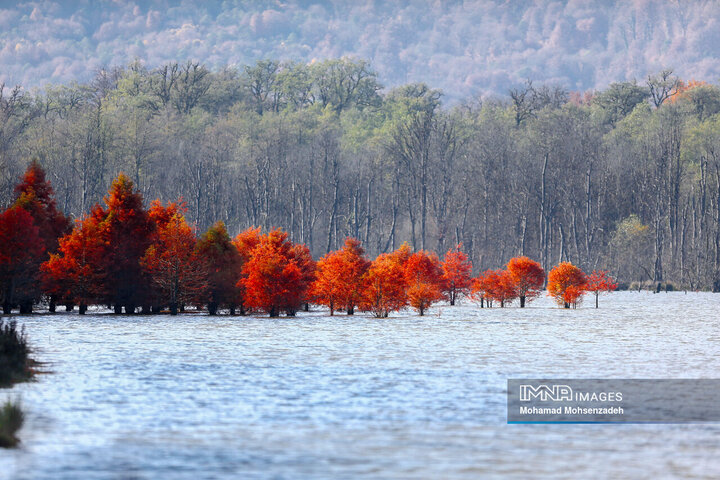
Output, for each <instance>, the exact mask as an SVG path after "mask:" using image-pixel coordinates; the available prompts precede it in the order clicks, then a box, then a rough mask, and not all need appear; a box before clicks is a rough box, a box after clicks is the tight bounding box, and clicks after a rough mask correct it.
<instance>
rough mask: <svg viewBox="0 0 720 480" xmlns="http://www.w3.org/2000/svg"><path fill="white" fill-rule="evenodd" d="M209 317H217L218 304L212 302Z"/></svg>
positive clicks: (209, 305) (209, 306)
mask: <svg viewBox="0 0 720 480" xmlns="http://www.w3.org/2000/svg"><path fill="white" fill-rule="evenodd" d="M207 309H208V314H209V315H216V314H217V310H218V305H217V302H210V303H208V306H207Z"/></svg>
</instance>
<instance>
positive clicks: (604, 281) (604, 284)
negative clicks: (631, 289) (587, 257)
mask: <svg viewBox="0 0 720 480" xmlns="http://www.w3.org/2000/svg"><path fill="white" fill-rule="evenodd" d="M616 288H617V283H616V282H615V279H614V278H612V277H611V276H610V274H609V273H608V272H607V270H593V272H592V273H591V274H590V275H589V276H588V278H587V285H586V287H585V289H586V290H587V291H588V292H592V293H594V294H595V308H598V297H599V296H600V294H601V293H602V292H612V291H613V290H615V289H616Z"/></svg>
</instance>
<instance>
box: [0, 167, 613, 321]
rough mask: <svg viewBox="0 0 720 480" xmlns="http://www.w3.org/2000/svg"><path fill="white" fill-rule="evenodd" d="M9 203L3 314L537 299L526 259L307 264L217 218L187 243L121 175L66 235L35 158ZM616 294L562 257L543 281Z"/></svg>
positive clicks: (570, 300) (394, 257)
mask: <svg viewBox="0 0 720 480" xmlns="http://www.w3.org/2000/svg"><path fill="white" fill-rule="evenodd" d="M15 192H16V199H15V202H14V203H13V205H11V206H10V207H9V208H8V209H6V210H5V211H3V212H2V213H0V300H2V304H3V310H4V312H5V313H9V312H10V311H11V310H12V309H13V308H16V307H17V306H20V311H21V312H30V311H31V310H32V305H33V304H34V303H37V302H39V301H40V299H41V298H42V296H43V295H44V296H45V298H46V299H48V300H49V304H50V309H51V311H53V309H54V304H55V303H65V304H66V306H67V308H68V309H72V308H74V306H79V309H80V313H85V312H86V310H87V308H88V306H90V305H106V306H108V307H112V308H114V311H115V312H116V313H121V312H123V310H124V312H125V313H134V312H136V311H137V310H138V309H139V308H142V311H143V312H146V313H156V312H160V311H167V310H169V312H170V313H171V314H177V313H179V312H181V311H183V310H184V308H185V307H186V306H194V307H197V308H207V311H208V313H210V314H211V315H213V314H216V313H217V312H218V310H219V309H227V310H229V311H230V313H231V314H234V313H235V312H236V309H238V308H239V309H240V313H241V314H245V313H246V312H264V313H266V314H269V315H270V316H277V315H280V314H285V315H290V316H292V315H295V314H296V312H297V311H299V310H300V309H301V308H302V307H303V306H305V308H306V309H307V308H308V305H309V304H310V303H314V304H317V305H322V306H325V307H327V308H329V310H330V314H331V315H332V314H334V312H335V311H337V310H341V309H342V310H344V311H346V312H347V313H348V314H349V315H352V314H353V313H354V312H355V309H356V308H359V309H361V310H362V311H366V312H372V313H373V314H374V315H375V316H377V317H387V316H389V314H390V313H392V312H396V311H399V310H401V309H403V308H406V307H411V308H413V309H415V310H416V311H417V312H418V314H419V315H424V314H425V312H427V310H428V309H429V308H431V307H432V305H433V304H435V303H436V302H439V301H442V300H445V301H447V302H448V303H450V304H451V305H453V304H455V302H456V301H457V300H458V299H459V298H461V297H463V296H471V297H472V298H474V299H476V300H479V301H480V302H481V305H482V306H485V305H487V306H488V307H491V306H493V305H494V304H499V305H500V306H501V307H505V306H507V305H508V304H510V303H511V302H512V301H513V300H514V299H516V298H519V299H520V306H521V307H524V306H525V303H526V302H527V301H529V300H532V299H533V298H535V297H537V296H538V295H539V294H540V292H541V290H542V287H543V284H544V281H545V272H544V270H543V268H542V267H541V266H540V264H539V263H538V262H536V261H533V260H531V259H530V258H528V257H524V256H522V257H516V258H512V259H510V261H509V262H508V264H507V267H506V268H505V269H499V270H486V271H485V272H483V273H482V274H480V275H479V276H478V277H477V278H474V279H473V278H472V277H471V272H472V264H471V262H470V260H469V258H468V256H467V255H466V254H465V253H464V252H463V251H462V249H461V247H462V246H461V245H458V246H456V247H455V248H452V249H450V250H449V251H448V252H447V253H446V255H445V258H444V260H443V261H442V262H441V261H440V259H439V258H438V256H437V255H436V254H435V253H433V252H430V251H425V250H420V251H417V252H413V250H412V248H410V246H409V245H408V244H407V243H404V244H403V245H401V246H400V247H399V248H398V249H397V250H395V251H392V252H389V253H383V254H380V255H379V256H378V257H377V258H376V259H375V260H374V261H372V262H371V261H369V260H368V259H367V258H365V251H364V249H363V247H362V245H361V243H360V241H359V240H357V239H354V238H347V239H346V240H345V244H344V245H343V247H342V248H341V249H339V250H337V251H331V252H328V253H327V254H326V255H324V256H323V257H322V258H320V260H319V261H318V262H317V263H316V262H315V261H314V260H313V258H312V255H311V253H310V250H309V249H308V248H307V247H306V246H305V245H302V244H298V243H294V242H293V241H292V240H291V239H290V237H289V235H288V233H286V232H284V231H282V230H280V229H276V230H272V231H269V232H267V233H263V232H262V230H261V229H260V228H257V227H251V228H248V229H246V230H244V231H242V232H240V233H239V234H238V235H237V236H235V237H234V238H231V236H230V234H229V233H228V230H227V227H226V226H225V224H224V223H223V222H218V223H216V224H214V225H212V226H211V227H210V228H209V229H208V230H207V231H206V232H204V233H203V234H202V235H200V237H199V238H198V236H197V233H196V229H195V227H194V226H193V225H191V224H189V223H188V222H187V220H186V218H185V213H186V211H187V207H186V205H185V203H184V202H183V201H182V199H181V200H179V201H177V202H170V203H167V204H164V203H162V202H161V201H159V200H155V201H153V202H151V203H150V206H149V208H146V207H145V205H144V199H143V198H142V196H141V194H140V192H139V191H138V190H137V188H136V187H135V185H134V184H133V182H132V181H131V180H130V179H129V178H128V177H127V176H125V175H124V174H120V175H118V177H117V178H116V179H115V180H114V181H113V182H112V185H111V186H110V189H109V191H108V194H107V195H106V196H105V197H104V199H103V202H102V203H98V204H96V205H94V206H93V207H92V208H91V210H90V212H89V213H88V214H87V215H86V216H85V217H83V218H81V219H79V220H76V221H75V222H74V225H73V226H72V228H70V222H69V221H68V219H67V218H66V217H65V216H64V215H63V214H62V213H61V212H60V211H59V210H58V208H57V205H56V203H55V200H54V198H53V192H52V188H51V186H50V184H49V182H47V181H46V179H45V173H44V171H43V170H42V168H41V167H40V165H39V164H38V163H36V162H33V163H31V164H30V166H29V167H28V170H27V172H25V174H24V176H23V177H22V179H21V182H20V183H19V184H18V186H17V187H16V190H15ZM615 288H617V284H616V283H615V281H614V280H613V279H612V277H610V276H609V274H608V273H607V272H605V271H595V272H593V273H592V274H591V275H590V276H588V277H586V276H585V274H584V273H583V272H582V271H581V270H580V269H579V268H577V267H575V266H573V265H572V264H570V263H568V262H565V263H561V264H560V265H558V266H556V267H555V268H553V270H552V271H551V272H550V274H549V276H548V292H549V294H550V295H552V296H553V297H554V298H555V299H556V301H557V302H558V303H560V304H561V305H564V306H565V307H569V306H570V305H573V306H574V305H576V304H577V303H578V301H579V300H580V299H581V297H582V295H583V294H584V293H586V292H588V291H590V292H593V293H595V296H596V306H597V297H598V296H599V294H600V293H601V292H608V291H611V290H614V289H615Z"/></svg>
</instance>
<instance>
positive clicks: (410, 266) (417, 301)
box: [405, 250, 443, 316]
mask: <svg viewBox="0 0 720 480" xmlns="http://www.w3.org/2000/svg"><path fill="white" fill-rule="evenodd" d="M405 283H406V285H407V296H408V302H409V303H410V306H412V307H413V308H415V309H416V310H417V311H418V313H419V314H420V316H423V315H424V314H425V311H426V310H427V309H428V308H430V307H431V306H432V304H433V303H435V302H437V301H440V300H442V298H443V294H442V289H441V286H442V267H441V265H440V260H439V259H438V257H437V255H435V254H434V253H428V252H426V251H424V250H420V251H419V252H415V253H413V254H412V255H410V258H408V260H407V262H405Z"/></svg>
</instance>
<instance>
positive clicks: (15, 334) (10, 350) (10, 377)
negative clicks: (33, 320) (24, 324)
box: [0, 319, 32, 387]
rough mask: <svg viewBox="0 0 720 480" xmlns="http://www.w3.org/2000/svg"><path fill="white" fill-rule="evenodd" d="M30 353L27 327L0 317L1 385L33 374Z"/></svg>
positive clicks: (20, 380) (6, 385) (5, 385)
mask: <svg viewBox="0 0 720 480" xmlns="http://www.w3.org/2000/svg"><path fill="white" fill-rule="evenodd" d="M29 353H30V349H29V348H28V344H27V338H26V336H25V329H24V328H23V329H18V328H17V322H14V321H12V322H8V321H5V320H2V319H0V387H9V386H10V385H12V384H13V383H15V382H22V381H24V380H28V379H29V378H30V377H31V376H32V369H31V368H30V365H31V360H30V358H29V357H28V354H29Z"/></svg>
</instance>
